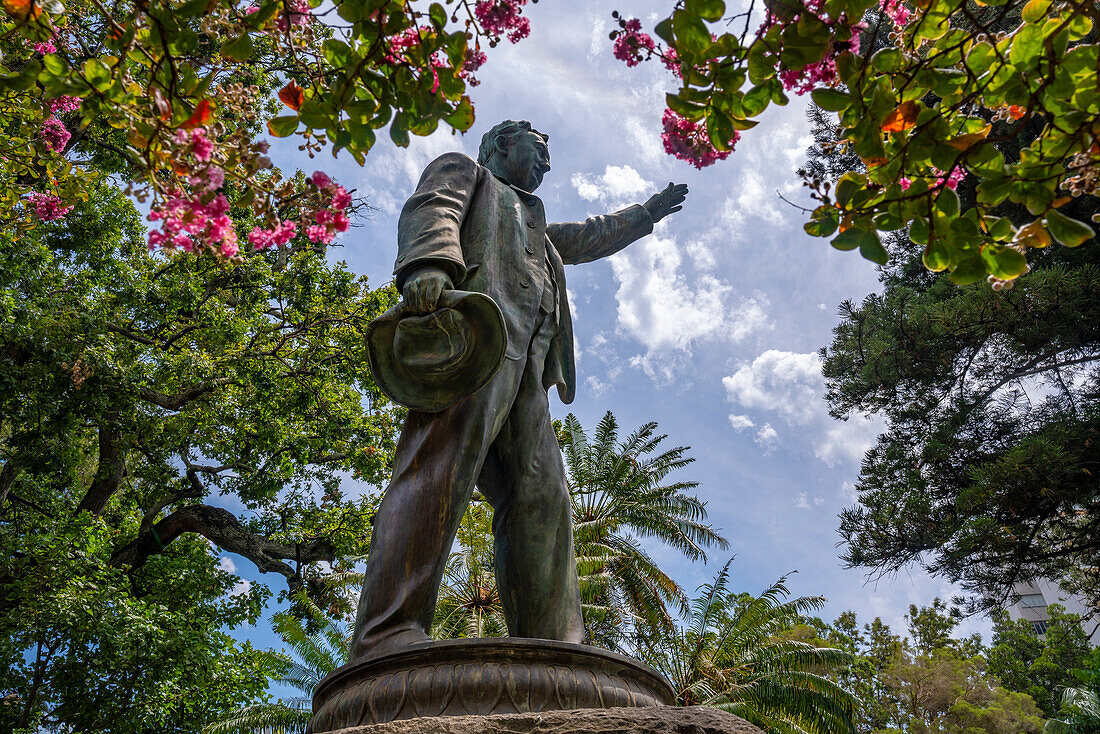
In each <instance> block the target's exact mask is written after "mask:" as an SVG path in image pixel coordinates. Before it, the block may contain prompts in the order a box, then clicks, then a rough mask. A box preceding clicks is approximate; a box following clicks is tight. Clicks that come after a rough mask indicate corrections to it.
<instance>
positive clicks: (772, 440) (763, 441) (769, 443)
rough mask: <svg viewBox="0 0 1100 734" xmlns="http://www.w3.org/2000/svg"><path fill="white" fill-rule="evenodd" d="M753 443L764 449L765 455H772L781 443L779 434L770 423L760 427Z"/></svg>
mask: <svg viewBox="0 0 1100 734" xmlns="http://www.w3.org/2000/svg"><path fill="white" fill-rule="evenodd" d="M753 442H755V443H756V445H757V446H759V447H760V448H762V449H764V454H765V455H766V454H770V453H771V452H772V450H773V449H774V448H775V447H776V445H777V444H778V443H779V434H778V433H776V430H775V429H774V428H772V427H771V424H770V423H765V424H764V425H762V426H760V430H759V431H757V432H756V438H754V439H753Z"/></svg>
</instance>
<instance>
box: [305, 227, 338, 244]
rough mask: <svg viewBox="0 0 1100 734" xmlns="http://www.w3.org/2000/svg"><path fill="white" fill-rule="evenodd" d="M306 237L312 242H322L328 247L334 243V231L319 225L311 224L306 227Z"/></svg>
mask: <svg viewBox="0 0 1100 734" xmlns="http://www.w3.org/2000/svg"><path fill="white" fill-rule="evenodd" d="M306 237H308V238H309V241H310V242H320V243H322V244H326V245H327V244H329V243H330V242H332V230H330V229H328V228H327V227H322V226H321V225H319V224H311V225H309V226H308V227H306Z"/></svg>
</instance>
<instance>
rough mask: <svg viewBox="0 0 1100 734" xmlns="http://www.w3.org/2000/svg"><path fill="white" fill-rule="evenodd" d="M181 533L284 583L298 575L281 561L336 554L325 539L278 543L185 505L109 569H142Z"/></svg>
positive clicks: (207, 509) (224, 514) (212, 510)
mask: <svg viewBox="0 0 1100 734" xmlns="http://www.w3.org/2000/svg"><path fill="white" fill-rule="evenodd" d="M184 533H198V534H199V535H201V536H203V537H204V538H206V539H207V540H209V541H211V542H212V543H215V544H216V545H218V546H220V547H222V548H224V549H225V550H227V551H229V552H231V553H237V554H238V555H242V556H244V557H245V558H247V559H248V560H250V561H252V562H253V563H255V564H256V568H258V569H259V570H260V571H261V572H263V573H278V574H282V575H283V576H285V577H286V578H287V579H293V578H295V577H297V576H298V571H297V569H295V568H294V567H293V566H291V565H290V564H288V563H284V562H283V561H284V560H292V561H295V562H297V563H312V562H314V561H333V560H335V551H334V550H333V548H332V544H331V543H330V542H329V540H328V539H327V538H314V539H312V540H309V541H304V542H301V543H277V542H275V541H273V540H268V539H267V538H264V537H263V536H260V535H257V534H255V533H252V532H249V531H248V530H247V529H245V527H244V526H243V525H242V524H241V522H240V520H238V519H237V518H236V516H234V515H233V513H231V512H229V511H228V510H226V509H224V508H221V507H212V506H210V505H188V506H187V507H182V508H180V509H179V510H176V511H175V512H173V513H172V514H171V515H169V516H168V517H166V518H164V519H163V520H161V521H160V522H158V523H157V524H155V525H153V526H152V527H151V528H149V530H148V531H147V532H142V533H140V534H139V535H138V537H137V538H135V539H134V540H133V541H131V542H130V543H127V544H126V545H124V546H123V547H121V548H119V549H118V550H116V551H115V552H114V553H113V554H112V555H111V565H113V566H130V567H131V568H133V569H138V568H141V566H143V565H144V564H145V562H146V561H148V560H149V559H150V558H151V557H153V556H155V555H157V554H158V553H161V552H163V551H164V550H166V549H167V547H168V545H169V544H170V543H171V542H172V541H173V540H175V539H176V538H178V537H179V536H181V535H183V534H184Z"/></svg>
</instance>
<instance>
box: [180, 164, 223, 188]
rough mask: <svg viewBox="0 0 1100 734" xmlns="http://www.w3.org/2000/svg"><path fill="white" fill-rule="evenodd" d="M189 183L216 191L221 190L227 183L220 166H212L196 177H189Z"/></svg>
mask: <svg viewBox="0 0 1100 734" xmlns="http://www.w3.org/2000/svg"><path fill="white" fill-rule="evenodd" d="M187 183H189V184H191V185H192V186H200V187H202V188H204V189H209V190H211V191H214V190H215V189H219V188H221V186H222V184H223V183H225V171H223V170H222V169H221V167H220V166H215V165H214V164H210V165H208V166H207V167H206V168H203V169H202V170H201V171H199V172H198V173H197V174H195V175H194V176H191V177H189V178H188V179H187Z"/></svg>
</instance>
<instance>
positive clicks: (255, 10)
mask: <svg viewBox="0 0 1100 734" xmlns="http://www.w3.org/2000/svg"><path fill="white" fill-rule="evenodd" d="M258 12H260V6H259V5H249V6H248V7H247V8H245V9H244V14H245V15H252V14H253V13H258Z"/></svg>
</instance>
